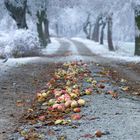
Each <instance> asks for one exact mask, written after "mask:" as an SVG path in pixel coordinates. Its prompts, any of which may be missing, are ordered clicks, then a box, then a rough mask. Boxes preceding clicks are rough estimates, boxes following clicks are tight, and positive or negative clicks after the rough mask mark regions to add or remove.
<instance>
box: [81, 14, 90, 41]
mask: <svg viewBox="0 0 140 140" xmlns="http://www.w3.org/2000/svg"><path fill="white" fill-rule="evenodd" d="M89 19H90V14H88V17H87V20H86V23H85V25H84V27H83V31H84V33H85V34H86V38H87V39H90V38H91V28H92V25H91V22H90V20H89Z"/></svg>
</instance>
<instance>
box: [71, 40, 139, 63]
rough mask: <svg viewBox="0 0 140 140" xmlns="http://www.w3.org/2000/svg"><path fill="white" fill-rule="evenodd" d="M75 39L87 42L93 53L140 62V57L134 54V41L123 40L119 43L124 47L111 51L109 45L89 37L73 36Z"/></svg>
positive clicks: (86, 44)
mask: <svg viewBox="0 0 140 140" xmlns="http://www.w3.org/2000/svg"><path fill="white" fill-rule="evenodd" d="M72 39H73V40H76V41H79V42H82V43H84V44H85V46H86V47H87V48H89V49H90V50H91V52H92V53H94V54H96V55H99V56H102V57H106V58H111V59H114V60H121V61H126V62H136V63H137V62H140V57H138V56H134V43H133V42H132V43H130V42H121V43H120V44H119V45H123V46H124V47H123V49H122V47H120V48H118V50H116V51H115V52H110V51H109V50H108V47H107V45H100V44H99V43H96V42H94V41H91V40H87V39H81V38H72Z"/></svg>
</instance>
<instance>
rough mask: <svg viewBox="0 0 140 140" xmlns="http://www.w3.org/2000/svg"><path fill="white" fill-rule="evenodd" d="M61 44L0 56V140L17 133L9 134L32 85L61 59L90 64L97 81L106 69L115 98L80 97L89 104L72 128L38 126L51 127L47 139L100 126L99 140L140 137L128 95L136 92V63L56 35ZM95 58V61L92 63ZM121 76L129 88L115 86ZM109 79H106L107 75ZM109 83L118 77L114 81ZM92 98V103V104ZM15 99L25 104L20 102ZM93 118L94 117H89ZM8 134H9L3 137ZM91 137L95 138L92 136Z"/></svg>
mask: <svg viewBox="0 0 140 140" xmlns="http://www.w3.org/2000/svg"><path fill="white" fill-rule="evenodd" d="M58 41H59V42H60V44H61V46H60V48H59V50H58V51H57V52H54V54H52V55H47V56H43V57H36V58H32V59H29V60H28V61H27V60H26V61H24V59H21V61H19V60H8V61H7V62H6V63H2V61H0V65H1V67H0V140H4V139H5V140H10V139H14V140H18V138H19V136H18V135H14V136H13V135H12V136H13V138H12V136H11V133H13V131H14V130H15V128H16V127H17V126H18V125H19V122H18V120H19V118H20V116H21V115H22V113H23V111H24V110H25V109H26V108H28V107H29V106H30V103H31V101H32V100H33V97H34V95H35V93H36V92H37V90H39V89H40V88H42V87H43V86H44V85H45V83H46V82H47V81H48V80H49V79H50V77H51V74H53V73H54V71H55V69H57V67H58V65H60V64H61V63H63V62H65V61H73V60H83V61H84V62H87V63H88V62H91V61H92V63H90V66H89V69H90V70H91V71H92V72H93V76H95V77H96V80H97V81H98V80H100V77H98V72H100V71H102V69H107V70H109V71H110V72H111V76H112V79H111V82H108V83H106V85H107V87H108V88H109V89H112V88H113V89H114V88H115V89H116V90H117V91H118V92H119V94H120V96H119V97H120V98H119V99H117V100H116V99H112V98H111V97H109V96H108V95H105V94H101V95H95V96H92V97H91V98H89V97H85V99H86V100H87V101H88V105H87V106H86V107H85V108H83V110H82V112H83V114H84V116H85V117H83V118H82V119H81V120H80V121H79V122H75V125H76V128H75V129H73V128H72V127H69V126H66V127H62V126H58V127H56V126H52V127H48V126H42V129H39V130H38V131H42V132H44V133H45V131H46V130H50V129H51V130H52V131H54V133H55V135H47V138H46V139H50V140H53V139H54V140H55V139H58V137H61V136H65V137H66V138H65V139H67V140H85V139H87V140H88V139H90V138H88V137H87V138H85V137H82V136H83V135H84V134H87V133H88V134H92V133H93V132H94V131H95V130H97V129H101V130H102V131H106V132H107V133H108V135H105V136H103V137H102V138H100V139H101V140H108V139H109V140H139V138H140V133H139V130H140V97H139V96H135V95H134V96H133V95H129V94H130V93H131V94H132V93H139V92H140V64H134V63H126V62H121V61H117V60H111V59H108V58H102V57H99V56H97V55H95V54H93V53H92V52H91V51H90V50H89V49H88V48H87V47H86V45H85V44H83V43H81V42H78V41H74V40H68V39H58ZM97 63H98V65H97ZM122 78H123V79H126V80H127V84H128V86H129V87H130V90H129V91H128V93H123V92H121V91H120V80H121V79H122ZM109 80H110V79H109ZM112 82H114V83H115V82H117V84H115V85H114V84H113V83H112ZM93 103H94V104H93ZM20 104H25V105H24V106H23V107H19V105H20ZM93 117H95V118H97V119H93V120H92V118H93ZM7 137H8V138H7ZM94 139H96V138H94Z"/></svg>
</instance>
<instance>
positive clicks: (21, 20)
mask: <svg viewBox="0 0 140 140" xmlns="http://www.w3.org/2000/svg"><path fill="white" fill-rule="evenodd" d="M20 1H21V4H22V6H19V7H18V5H13V4H12V3H11V2H10V0H5V1H4V3H5V7H6V9H7V10H8V11H9V13H10V16H11V17H12V18H13V19H14V20H15V22H16V24H17V27H18V28H19V29H24V28H25V29H27V28H28V27H27V23H26V8H27V0H20ZM15 3H16V2H15Z"/></svg>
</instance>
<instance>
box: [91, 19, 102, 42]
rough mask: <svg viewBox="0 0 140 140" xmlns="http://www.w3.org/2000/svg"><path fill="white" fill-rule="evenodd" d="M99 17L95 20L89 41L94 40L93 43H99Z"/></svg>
mask: <svg viewBox="0 0 140 140" xmlns="http://www.w3.org/2000/svg"><path fill="white" fill-rule="evenodd" d="M101 18H102V17H101V16H98V17H97V20H96V22H95V25H94V29H93V33H92V37H91V39H92V40H94V41H95V42H99V30H100V20H101Z"/></svg>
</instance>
